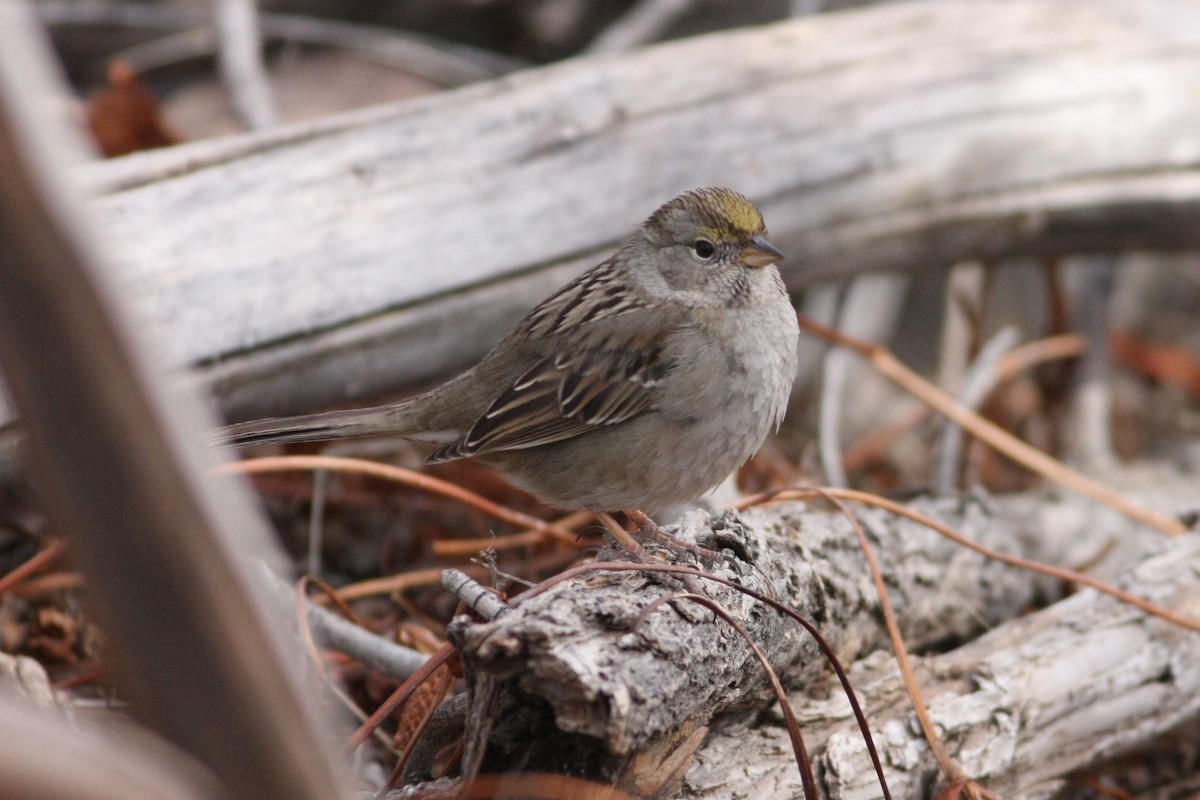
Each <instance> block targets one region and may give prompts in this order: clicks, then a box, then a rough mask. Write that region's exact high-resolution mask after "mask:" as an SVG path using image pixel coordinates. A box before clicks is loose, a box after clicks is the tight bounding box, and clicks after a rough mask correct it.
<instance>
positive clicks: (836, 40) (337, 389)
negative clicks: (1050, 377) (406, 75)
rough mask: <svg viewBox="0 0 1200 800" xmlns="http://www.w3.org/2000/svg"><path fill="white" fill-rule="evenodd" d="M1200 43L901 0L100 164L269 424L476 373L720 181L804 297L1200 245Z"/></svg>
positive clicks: (153, 263)
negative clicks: (808, 292)
mask: <svg viewBox="0 0 1200 800" xmlns="http://www.w3.org/2000/svg"><path fill="white" fill-rule="evenodd" d="M1198 44H1200V6H1197V5H1196V4H1194V3H1190V2H1186V0H1151V1H1150V2H1144V3H1139V4H1132V5H1131V4H1125V3H1120V2H1116V1H1115V0H1106V1H1105V2H1094V1H1093V0H1055V1H1054V2H1044V1H1043V0H1037V1H1036V2H1033V1H1029V2H1026V1H1023V0H1022V1H1019V2H967V1H966V0H930V2H920V3H903V4H887V5H883V6H880V7H876V8H869V9H864V10H861V11H854V12H847V13H841V14H833V15H826V16H817V17H812V18H807V19H803V20H799V21H795V22H788V23H781V24H777V25H771V26H767V27H764V28H760V29H753V30H747V31H740V32H732V33H722V34H717V35H714V36H711V37H703V38H700V39H696V40H689V41H682V42H677V43H669V44H665V45H660V46H656V47H651V48H647V49H645V50H642V51H639V52H636V53H632V54H622V55H618V56H605V57H597V58H594V59H587V60H579V61H573V62H567V63H563V64H560V65H555V66H551V67H547V68H545V69H541V70H534V71H527V72H523V73H521V74H517V75H513V76H510V77H507V78H503V79H500V80H498V81H496V82H492V83H485V84H479V85H474V86H470V87H466V88H463V89H460V90H457V91H453V92H446V93H443V94H438V95H432V96H427V97H423V98H419V99H416V100H413V101H409V102H406V103H402V104H400V105H396V106H392V107H379V108H373V109H369V110H365V111H360V112H354V113H352V114H349V115H346V116H343V117H340V118H334V119H329V120H325V121H321V122H317V123H313V124H311V125H308V126H299V127H285V128H276V129H272V130H269V131H265V132H263V133H261V134H254V135H249V136H244V137H235V138H230V139H224V140H215V141H212V142H204V143H197V144H192V145H185V146H182V147H178V148H173V149H171V150H166V151H160V152H155V153H148V154H144V155H138V156H134V157H130V158H126V159H121V160H118V161H114V162H110V163H103V164H96V165H93V166H92V167H89V168H88V169H87V170H86V171H85V172H84V173H83V174H82V175H81V178H82V179H83V180H84V181H85V182H86V183H87V184H89V185H90V186H92V187H94V188H96V189H97V190H99V191H100V192H101V193H102V195H103V196H101V197H99V198H97V200H96V202H95V208H96V210H97V211H98V213H99V214H100V217H101V219H102V221H103V224H104V227H105V230H106V232H107V233H108V235H109V236H110V237H111V238H112V239H113V240H114V242H116V243H117V244H118V246H120V247H121V249H122V252H124V253H125V254H126V259H125V260H124V264H123V270H124V271H123V274H122V276H121V277H122V283H123V286H124V287H125V288H126V291H127V292H128V294H129V296H130V297H131V298H133V299H134V300H135V301H137V302H139V303H141V304H143V305H144V306H145V307H146V308H147V309H148V310H149V311H150V313H151V314H153V315H154V316H155V317H156V318H157V319H158V320H160V321H164V322H169V324H170V327H171V329H172V331H173V332H174V336H173V337H172V339H171V341H169V342H167V347H168V349H169V350H170V352H171V356H172V359H173V361H174V362H175V363H176V364H179V365H181V366H182V365H189V364H191V365H196V364H198V365H201V370H200V374H201V375H202V377H203V379H204V380H205V381H206V382H207V383H209V385H211V386H212V387H213V389H214V391H215V393H216V396H217V398H218V402H219V403H220V404H221V406H222V408H223V410H224V412H225V413H226V414H227V415H228V416H229V417H230V418H245V417H251V416H261V415H267V414H275V413H285V412H293V411H298V410H302V409H307V408H313V407H317V406H324V405H329V404H334V403H341V402H346V401H350V400H357V399H359V398H363V397H367V396H371V395H378V394H380V393H384V392H389V391H394V390H396V389H397V388H399V387H403V386H406V385H411V384H413V383H418V382H422V381H428V380H431V379H433V378H435V377H438V376H441V375H444V374H446V373H449V372H453V371H455V370H457V369H459V368H461V367H463V366H465V365H466V364H468V363H470V362H472V361H473V360H474V359H476V358H477V357H478V356H479V355H481V354H482V353H483V352H485V351H486V349H487V348H488V347H489V346H490V345H491V344H492V343H493V342H494V341H496V339H497V338H498V337H499V336H500V335H501V334H502V333H503V331H505V330H506V329H507V327H508V326H509V325H510V324H511V322H512V321H513V320H514V319H515V318H516V317H517V316H519V315H520V314H521V313H522V312H524V311H525V310H527V309H528V308H529V307H531V306H532V305H533V304H534V303H536V302H537V301H538V300H539V299H540V298H541V297H544V296H545V295H546V294H548V293H549V292H550V291H551V290H552V289H553V288H555V287H556V286H557V285H559V284H560V283H562V282H563V281H564V280H565V279H566V278H567V277H569V276H570V275H572V274H575V273H576V272H578V271H580V270H582V269H583V268H585V267H586V266H587V265H590V264H591V263H594V262H595V261H597V260H599V259H600V258H602V257H603V256H604V255H605V254H606V253H607V252H608V250H609V248H611V247H612V245H613V244H614V243H616V242H617V241H618V240H619V238H620V237H622V236H623V235H625V234H626V233H627V232H629V231H630V230H632V228H633V227H634V226H635V225H637V224H638V223H639V222H640V221H641V220H642V219H643V218H644V217H645V215H646V214H648V213H649V212H650V211H651V210H653V208H654V207H656V206H657V205H658V204H659V203H660V202H662V201H663V200H664V199H666V198H668V197H670V196H672V195H674V194H676V193H677V192H679V191H682V190H684V189H686V188H689V187H692V186H696V185H701V184H709V183H724V184H729V185H731V186H734V187H736V188H738V189H740V190H742V191H744V192H746V193H747V194H749V195H750V196H751V197H753V198H754V199H755V200H757V201H758V202H759V203H760V204H761V206H762V208H763V210H764V212H765V214H766V217H767V220H768V224H769V226H770V227H771V230H772V235H773V237H774V238H775V239H777V240H778V241H779V242H780V245H781V247H782V248H783V249H784V250H785V252H786V253H787V254H788V260H787V262H786V264H785V268H786V272H787V276H788V280H789V283H790V284H791V285H792V286H793V288H799V287H802V286H807V285H809V284H811V283H812V282H813V281H817V280H821V279H834V278H845V277H848V276H851V275H854V274H858V273H861V272H866V271H871V270H901V271H914V272H915V271H919V270H922V269H926V268H930V267H939V266H946V265H948V264H950V263H952V262H955V261H957V260H960V259H962V258H967V257H976V256H988V255H993V254H997V253H1005V254H1010V255H1011V254H1020V253H1074V252H1081V251H1089V252H1091V251H1121V250H1127V249H1130V248H1149V249H1177V248H1191V247H1195V246H1196V245H1197V244H1200V224H1198V222H1200V175H1198V174H1197V173H1196V172H1195V170H1194V164H1195V162H1196V160H1197V158H1198V157H1200V108H1198V107H1197V106H1196V104H1195V103H1194V102H1193V100H1192V89H1193V87H1194V86H1195V85H1196V84H1197V82H1200V47H1197V45H1198ZM1167 53H1170V57H1169V58H1167V57H1165V54H1167Z"/></svg>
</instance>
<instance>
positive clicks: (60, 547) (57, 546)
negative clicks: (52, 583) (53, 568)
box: [0, 539, 67, 594]
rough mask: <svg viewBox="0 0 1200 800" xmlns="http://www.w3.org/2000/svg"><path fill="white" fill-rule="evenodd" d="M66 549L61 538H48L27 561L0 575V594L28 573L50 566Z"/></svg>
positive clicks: (16, 583) (23, 578)
mask: <svg viewBox="0 0 1200 800" xmlns="http://www.w3.org/2000/svg"><path fill="white" fill-rule="evenodd" d="M66 551H67V545H66V542H64V541H63V540H62V539H52V540H50V543H49V544H47V545H46V546H45V547H43V548H42V549H41V550H39V551H37V552H36V553H34V554H33V556H32V557H30V559H29V560H28V561H26V562H25V563H23V564H21V565H20V566H18V567H16V568H15V569H13V570H12V571H10V572H9V573H8V574H7V575H0V594H4V593H5V592H7V591H9V590H11V589H12V588H13V587H15V586H18V585H19V584H20V583H21V581H23V580H25V579H26V578H28V577H29V576H30V575H33V574H35V573H37V572H40V571H42V570H43V569H45V568H46V567H48V566H50V565H51V564H53V563H54V562H55V561H57V560H58V558H59V556H61V555H62V554H63V553H65V552H66Z"/></svg>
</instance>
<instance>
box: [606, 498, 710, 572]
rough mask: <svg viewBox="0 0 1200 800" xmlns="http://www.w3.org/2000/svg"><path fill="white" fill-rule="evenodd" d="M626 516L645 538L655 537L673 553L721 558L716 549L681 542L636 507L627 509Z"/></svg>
mask: <svg viewBox="0 0 1200 800" xmlns="http://www.w3.org/2000/svg"><path fill="white" fill-rule="evenodd" d="M625 516H626V517H628V518H629V521H630V522H632V523H633V524H634V525H635V526H636V527H637V532H638V534H640V535H641V537H642V538H643V540H644V539H655V540H657V541H658V542H659V544H661V545H663V546H664V547H666V548H667V549H668V550H670V551H671V552H673V553H676V554H678V553H679V552H680V551H682V550H686V551H687V552H689V553H691V554H692V555H694V556H695V557H696V558H706V559H708V560H710V561H712V560H715V559H719V558H720V557H721V554H720V553H718V552H717V551H716V550H710V549H708V548H707V547H701V546H700V545H698V544H688V543H687V542H681V541H679V540H678V539H676V538H675V537H674V536H672V535H671V533H670V531H668V530H667V529H666V528H663V527H662V526H661V525H659V524H658V523H657V522H655V521H654V520H652V519H650V517H648V516H646V514H645V512H643V511H638V510H637V509H636V508H627V509H625Z"/></svg>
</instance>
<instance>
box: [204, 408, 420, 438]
mask: <svg viewBox="0 0 1200 800" xmlns="http://www.w3.org/2000/svg"><path fill="white" fill-rule="evenodd" d="M392 411H393V409H390V408H387V407H380V408H364V409H348V410H345V411H324V412H321V413H318V414H303V415H301V416H296V417H274V418H271V419H259V420H253V421H250V422H239V423H237V424H236V425H230V426H228V427H225V428H221V429H220V430H218V431H217V432H216V434H215V436H214V444H218V445H228V446H231V447H250V446H253V445H263V444H289V443H292V442H323V441H329V440H331V439H357V438H360V437H363V436H379V435H381V434H385V433H387V434H394V435H398V436H403V435H405V433H407V432H408V431H406V430H405V428H404V426H403V425H401V424H399V422H400V421H399V420H398V419H397V416H398V415H396V414H395V413H389V412H392Z"/></svg>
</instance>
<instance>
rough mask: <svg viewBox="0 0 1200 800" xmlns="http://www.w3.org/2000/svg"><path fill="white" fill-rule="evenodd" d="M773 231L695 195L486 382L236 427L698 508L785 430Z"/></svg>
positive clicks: (518, 335) (541, 487)
mask: <svg viewBox="0 0 1200 800" xmlns="http://www.w3.org/2000/svg"><path fill="white" fill-rule="evenodd" d="M782 257H783V254H782V253H780V252H779V251H778V250H777V249H775V247H774V246H773V245H771V243H770V242H768V241H767V239H766V229H765V227H764V226H763V219H762V214H760V213H759V211H758V209H757V208H755V207H754V204H753V203H751V202H750V201H749V200H747V199H746V198H745V197H743V196H742V195H740V194H738V193H737V192H734V191H731V190H729V189H723V188H708V189H697V190H695V191H691V192H688V193H686V194H683V195H681V196H679V197H676V198H675V199H674V200H671V201H670V202H669V203H667V204H666V205H664V206H663V207H662V208H660V209H658V210H657V211H655V212H654V214H653V215H651V217H650V219H648V220H647V221H646V222H645V224H644V225H642V226H641V227H640V228H639V229H638V230H637V231H636V232H635V233H634V234H633V235H632V236H630V237H629V238H628V239H627V240H626V241H625V242H624V243H623V244H622V245H621V246H620V249H618V250H617V252H616V253H615V254H614V255H613V256H611V257H610V258H609V259H608V260H607V261H604V262H603V263H601V264H599V265H598V266H596V267H593V268H592V269H591V270H589V271H588V272H586V273H584V274H583V275H581V276H580V277H579V278H577V279H575V280H574V281H572V282H571V283H569V284H568V285H567V286H565V287H564V288H563V289H561V290H560V291H558V292H557V293H556V294H554V295H553V296H552V297H550V298H549V299H548V300H546V301H545V302H544V303H542V304H541V305H540V306H538V307H537V308H535V309H534V310H533V311H531V312H530V313H529V315H528V316H526V317H525V318H524V319H522V320H521V321H520V322H518V323H517V325H516V327H515V328H513V330H512V331H511V332H510V333H509V334H508V335H507V336H506V337H505V338H504V340H503V341H501V342H500V344H498V345H497V346H496V348H495V349H494V350H492V351H491V353H489V354H488V355H487V356H485V357H484V359H483V360H482V361H481V362H479V364H477V365H476V366H475V367H473V368H471V369H470V370H468V371H467V372H465V373H463V374H462V375H460V376H458V377H457V378H454V379H452V380H450V381H448V382H446V383H444V384H442V385H441V386H439V387H437V388H436V389H433V390H431V391H429V392H426V393H425V394H422V395H418V396H416V397H413V398H411V399H408V400H404V401H402V402H399V403H395V404H393V405H387V406H379V407H376V408H367V409H361V410H359V409H355V410H348V411H332V412H324V413H318V414H311V415H307V416H299V417H284V418H279V419H267V420H260V421H255V422H247V423H242V424H239V425H233V426H231V427H229V428H227V429H226V430H225V431H224V432H223V433H224V438H225V440H226V441H228V442H231V443H233V444H236V445H251V444H264V443H271V442H299V441H316V440H323V439H342V438H350V437H358V436H373V435H379V434H392V435H397V436H403V437H406V438H410V439H415V440H418V441H423V442H429V443H432V444H434V445H436V446H437V448H438V449H437V450H435V451H434V452H433V454H432V455H431V456H430V457H429V461H430V462H439V461H449V460H452V459H457V458H465V457H475V458H478V459H479V460H480V461H483V462H485V463H488V464H491V465H493V466H495V467H497V468H498V469H500V470H501V471H502V472H504V473H505V474H506V475H508V476H509V477H510V478H511V479H512V480H513V481H514V482H515V483H516V484H518V485H519V486H522V487H524V488H526V489H528V490H529V491H531V492H533V493H534V494H535V495H537V496H538V497H540V498H541V499H543V500H545V501H546V502H548V503H550V504H552V505H555V506H559V507H563V508H580V507H587V508H591V509H595V510H601V511H615V510H622V509H640V510H643V511H650V512H653V511H658V510H662V509H665V508H668V507H670V506H673V505H676V504H679V503H682V502H685V501H688V500H693V499H695V498H696V497H698V496H699V495H701V494H703V493H704V492H705V491H707V490H708V489H710V488H712V487H713V486H715V485H717V484H718V483H720V482H721V481H722V480H723V479H724V478H725V477H726V476H727V475H729V473H730V472H732V471H733V470H734V469H735V468H736V467H737V466H739V465H740V464H742V463H743V462H745V461H746V459H748V458H749V457H750V456H751V455H752V454H753V453H754V451H755V450H757V449H758V447H759V446H760V445H761V444H762V442H763V439H764V438H766V435H767V432H768V431H769V430H770V429H771V428H772V427H775V426H778V424H779V421H780V419H781V418H782V417H783V413H784V410H785V407H786V405H787V399H788V391H789V389H790V388H791V385H792V380H793V377H794V375H795V372H796V342H797V338H798V336H799V330H798V329H797V325H796V315H795V311H794V310H793V309H792V306H791V303H790V302H789V300H788V296H787V292H786V291H785V290H784V286H783V281H782V280H781V279H780V277H779V272H778V270H777V269H776V268H775V266H774V263H775V262H776V261H777V260H778V259H780V258H782Z"/></svg>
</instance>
